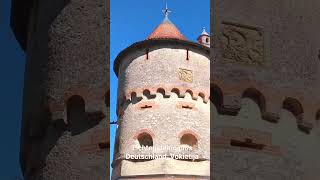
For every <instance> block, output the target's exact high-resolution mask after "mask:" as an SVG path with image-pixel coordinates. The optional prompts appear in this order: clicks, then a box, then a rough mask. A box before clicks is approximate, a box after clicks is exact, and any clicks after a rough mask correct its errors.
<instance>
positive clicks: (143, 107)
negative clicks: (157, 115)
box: [141, 105, 152, 109]
mask: <svg viewBox="0 0 320 180" xmlns="http://www.w3.org/2000/svg"><path fill="white" fill-rule="evenodd" d="M149 108H152V106H150V105H144V106H141V109H149Z"/></svg>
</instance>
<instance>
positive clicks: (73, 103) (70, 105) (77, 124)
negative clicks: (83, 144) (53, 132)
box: [67, 95, 88, 135]
mask: <svg viewBox="0 0 320 180" xmlns="http://www.w3.org/2000/svg"><path fill="white" fill-rule="evenodd" d="M67 119H68V122H69V124H70V131H71V134H72V135H77V134H80V133H81V132H83V131H84V130H85V129H86V128H87V126H88V125H87V116H86V112H85V101H84V99H83V98H82V97H81V96H78V95H74V96H72V97H70V98H69V99H68V101H67Z"/></svg>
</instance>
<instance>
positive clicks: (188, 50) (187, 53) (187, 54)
mask: <svg viewBox="0 0 320 180" xmlns="http://www.w3.org/2000/svg"><path fill="white" fill-rule="evenodd" d="M187 60H189V50H188V49H187Z"/></svg>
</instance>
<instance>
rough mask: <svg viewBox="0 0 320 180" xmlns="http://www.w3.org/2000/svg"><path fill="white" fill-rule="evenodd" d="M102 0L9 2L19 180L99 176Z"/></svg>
mask: <svg viewBox="0 0 320 180" xmlns="http://www.w3.org/2000/svg"><path fill="white" fill-rule="evenodd" d="M107 16H108V3H107V1H104V0H98V1H84V0H72V1H65V0H58V1H50V0H44V1H38V0H34V1H24V0H13V1H12V17H11V19H12V21H11V23H12V24H11V26H12V29H13V31H14V33H15V35H16V37H17V40H18V41H19V43H20V44H21V47H22V48H23V49H24V50H25V52H26V57H27V61H26V70H25V85H24V99H23V123H22V124H23V127H22V132H21V167H22V172H23V175H24V178H25V179H26V180H49V179H61V180H62V179H68V180H74V179H77V180H79V179H83V180H88V179H97V180H98V179H106V178H107V177H108V171H107V168H106V167H108V166H107V164H108V162H107V161H108V157H109V155H108V154H109V144H108V143H109V138H108V137H107V135H108V134H109V132H108V129H109V128H108V126H107V125H108V123H107V122H108V121H107V118H106V117H108V111H109V103H108V102H109V95H108V86H109V85H108V79H109V78H108V74H109V73H108V72H109V66H108V46H107V44H108V39H107V34H108V29H109V28H108V19H107V18H108V17H107Z"/></svg>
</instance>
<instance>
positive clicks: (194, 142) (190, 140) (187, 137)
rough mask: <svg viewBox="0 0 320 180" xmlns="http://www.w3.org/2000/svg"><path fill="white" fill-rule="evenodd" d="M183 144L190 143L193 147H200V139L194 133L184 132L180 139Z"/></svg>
mask: <svg viewBox="0 0 320 180" xmlns="http://www.w3.org/2000/svg"><path fill="white" fill-rule="evenodd" d="M180 144H181V145H188V146H190V147H192V148H197V147H198V140H197V138H196V137H195V136H194V135H192V134H184V135H183V136H182V137H181V139H180Z"/></svg>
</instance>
